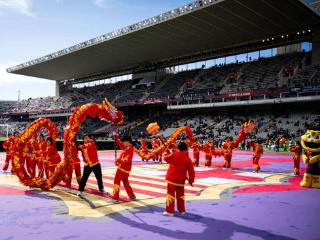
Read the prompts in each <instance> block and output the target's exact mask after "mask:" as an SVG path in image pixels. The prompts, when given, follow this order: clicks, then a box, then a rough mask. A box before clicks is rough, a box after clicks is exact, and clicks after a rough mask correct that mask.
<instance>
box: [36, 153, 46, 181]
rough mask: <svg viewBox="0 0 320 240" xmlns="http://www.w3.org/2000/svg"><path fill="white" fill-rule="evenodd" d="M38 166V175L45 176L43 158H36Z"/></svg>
mask: <svg viewBox="0 0 320 240" xmlns="http://www.w3.org/2000/svg"><path fill="white" fill-rule="evenodd" d="M35 162H36V167H37V168H38V177H40V178H43V175H44V165H43V161H42V158H39V157H38V158H36V161H35Z"/></svg>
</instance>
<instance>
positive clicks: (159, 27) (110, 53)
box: [7, 0, 320, 82]
mask: <svg viewBox="0 0 320 240" xmlns="http://www.w3.org/2000/svg"><path fill="white" fill-rule="evenodd" d="M319 24H320V17H319V15H318V14H317V13H316V12H315V11H313V10H311V9H310V8H309V7H307V6H306V5H305V4H304V3H303V2H302V1H300V0H281V1H278V0H202V1H195V2H193V3H190V4H188V5H186V6H183V7H181V8H177V9H174V10H172V11H169V12H166V13H163V14H161V15H159V16H155V17H153V18H150V19H147V20H144V21H142V22H139V23H137V24H133V25H131V26H128V27H125V28H122V29H119V30H117V31H114V32H112V33H108V34H105V35H102V36H100V37H97V38H95V39H91V40H88V41H86V42H83V43H80V44H77V45H74V46H72V47H70V48H66V49H63V50H61V51H58V52H55V53H53V54H49V55H46V56H44V57H40V58H38V59H35V60H32V61H29V62H26V63H23V64H20V65H17V66H14V67H12V68H9V69H7V71H8V72H11V73H16V74H22V75H27V76H33V77H39V78H46V79H51V80H75V82H81V79H86V78H90V77H94V76H96V77H99V76H108V75H110V74H116V73H132V72H133V71H139V70H140V71H142V70H144V69H148V68H149V69H150V68H152V67H155V68H156V67H160V66H170V65H173V64H178V63H181V62H183V61H186V59H189V60H190V58H191V57H193V56H194V57H196V56H200V55H201V56H204V55H205V54H209V53H212V52H216V51H222V50H226V49H231V48H237V47H241V46H248V45H250V44H257V43H258V42H259V43H260V44H261V42H262V40H264V39H267V38H270V39H274V40H275V41H276V40H278V41H280V40H281V38H286V36H290V38H292V40H295V39H297V38H299V37H303V34H304V33H306V34H307V32H310V31H311V30H309V29H312V27H313V26H315V25H319ZM298 32H299V33H298ZM300 33H301V34H300ZM287 34H288V35H287ZM289 34H290V35H289ZM292 34H293V35H292ZM297 34H298V35H299V36H297ZM294 35H295V36H294ZM284 36H285V37H284ZM309 37H310V34H309ZM268 40H269V39H268ZM208 56H209V55H208Z"/></svg>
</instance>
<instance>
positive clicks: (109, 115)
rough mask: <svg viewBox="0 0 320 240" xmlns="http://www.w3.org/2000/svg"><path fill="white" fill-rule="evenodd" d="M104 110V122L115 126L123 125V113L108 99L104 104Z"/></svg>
mask: <svg viewBox="0 0 320 240" xmlns="http://www.w3.org/2000/svg"><path fill="white" fill-rule="evenodd" d="M102 108H103V109H104V111H105V118H104V120H108V121H110V122H112V123H113V124H117V125H118V124H122V123H123V113H122V112H121V111H118V109H117V108H116V107H114V106H113V105H112V104H111V103H110V102H109V101H108V100H107V99H106V98H105V99H104V101H103V102H102Z"/></svg>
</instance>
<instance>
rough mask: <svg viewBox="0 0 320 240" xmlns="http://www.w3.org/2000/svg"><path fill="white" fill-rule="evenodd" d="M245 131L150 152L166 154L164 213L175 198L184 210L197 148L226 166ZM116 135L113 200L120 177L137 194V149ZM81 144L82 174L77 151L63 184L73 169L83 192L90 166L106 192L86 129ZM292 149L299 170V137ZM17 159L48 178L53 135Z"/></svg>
mask: <svg viewBox="0 0 320 240" xmlns="http://www.w3.org/2000/svg"><path fill="white" fill-rule="evenodd" d="M19 135H20V134H19V132H15V133H14V134H13V135H11V136H9V137H8V139H7V140H6V141H5V142H4V143H3V147H4V149H5V150H6V160H5V163H4V166H3V171H7V170H8V168H9V163H10V162H11V161H12V157H13V155H14V154H13V146H15V145H16V144H17V141H18V138H19ZM245 137H246V134H244V133H243V132H240V134H239V136H238V137H237V138H236V139H235V140H233V138H232V137H228V138H226V139H225V141H224V143H223V144H222V147H221V148H220V149H216V148H215V146H214V142H213V141H212V140H209V141H207V142H206V143H205V144H200V143H199V141H197V140H195V139H193V141H192V143H191V142H190V141H189V140H188V138H185V139H184V140H181V141H179V142H176V141H174V142H173V143H172V144H171V145H170V146H165V150H164V151H161V152H159V154H157V155H156V156H155V157H154V158H153V161H158V162H159V163H161V162H162V160H164V161H165V162H167V163H168V164H169V167H168V171H167V175H166V182H167V198H166V211H165V212H164V215H168V216H173V214H174V208H175V202H176V203H177V208H178V212H179V213H180V214H185V211H186V210H185V203H184V185H185V182H186V181H187V182H188V183H189V184H190V185H191V186H192V184H193V183H194V180H195V170H194V167H195V166H199V164H200V161H199V160H200V151H203V152H204V154H205V163H204V165H205V166H206V167H210V166H211V164H212V157H213V156H223V157H224V167H225V168H230V167H231V160H232V152H233V150H234V149H235V148H237V147H238V145H239V143H240V142H241V141H243V140H244V139H245ZM114 139H115V142H116V144H117V145H118V146H119V148H120V149H121V150H122V152H121V155H120V156H119V157H118V158H117V159H116V161H115V165H116V166H117V171H116V174H115V177H114V187H113V194H112V195H110V196H112V198H113V200H114V202H119V199H120V196H119V194H120V185H121V182H122V184H123V186H124V188H125V190H126V192H127V194H128V197H129V199H130V200H136V196H135V194H134V192H133V189H132V187H131V186H130V183H129V174H130V171H131V168H132V159H133V155H134V152H135V148H134V143H133V141H132V139H131V137H130V136H129V135H126V136H123V137H122V138H121V139H120V137H119V136H118V134H117V133H114ZM165 142H166V141H165V139H163V138H162V137H156V136H153V138H152V141H151V145H152V149H158V148H159V147H160V146H161V145H163V144H165ZM250 145H251V147H252V148H253V152H254V153H253V165H254V171H255V172H259V171H260V166H259V159H260V157H261V156H262V154H263V146H262V141H261V140H260V139H258V140H257V141H250ZM189 148H190V149H191V150H192V151H193V160H191V159H190V157H189ZM79 150H80V152H81V154H82V157H83V161H84V169H83V173H82V175H81V167H80V159H79V158H78V157H77V158H76V159H73V161H72V164H71V165H70V167H69V169H68V170H67V173H66V175H65V178H64V182H65V184H66V186H67V187H69V188H70V187H72V175H73V172H74V173H75V176H76V179H77V181H78V184H79V188H78V193H77V195H78V196H81V195H82V192H83V191H84V189H85V186H86V183H87V180H88V178H89V176H90V174H91V172H93V173H94V174H95V177H96V179H97V183H98V187H99V191H100V192H102V193H104V186H103V181H102V170H101V164H100V162H99V158H98V151H97V146H96V143H95V141H94V140H93V139H91V138H90V136H89V135H84V136H83V144H82V145H79ZM139 151H141V152H142V153H144V154H148V153H149V151H150V150H149V148H148V145H147V140H146V138H141V139H140V148H139ZM290 151H291V152H294V157H293V158H294V174H295V175H299V174H300V173H299V168H300V155H301V147H300V144H299V142H297V143H296V144H295V146H291V147H290ZM21 159H23V160H22V162H21V163H20V164H23V165H24V166H25V168H26V169H27V172H28V173H29V175H30V176H31V178H34V177H40V178H42V177H44V176H45V177H46V178H50V176H52V174H53V173H54V171H55V168H56V166H57V165H58V164H59V163H60V162H61V157H60V155H59V153H58V151H57V148H56V144H55V140H53V139H51V138H50V137H49V138H46V139H45V138H44V136H43V135H42V134H39V135H38V136H37V138H35V139H33V140H32V141H30V142H28V144H27V145H26V146H25V148H24V149H23V156H22V158H21ZM142 160H143V161H147V159H144V158H142ZM11 172H12V173H13V174H14V172H15V170H14V167H11ZM106 194H108V193H106Z"/></svg>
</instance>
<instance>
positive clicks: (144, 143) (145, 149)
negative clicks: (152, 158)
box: [140, 136, 149, 161]
mask: <svg viewBox="0 0 320 240" xmlns="http://www.w3.org/2000/svg"><path fill="white" fill-rule="evenodd" d="M140 144H141V147H140V151H141V152H142V153H143V154H148V153H149V149H148V145H147V140H146V138H145V137H144V136H142V137H141V139H140ZM142 161H148V160H146V159H144V158H142Z"/></svg>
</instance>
